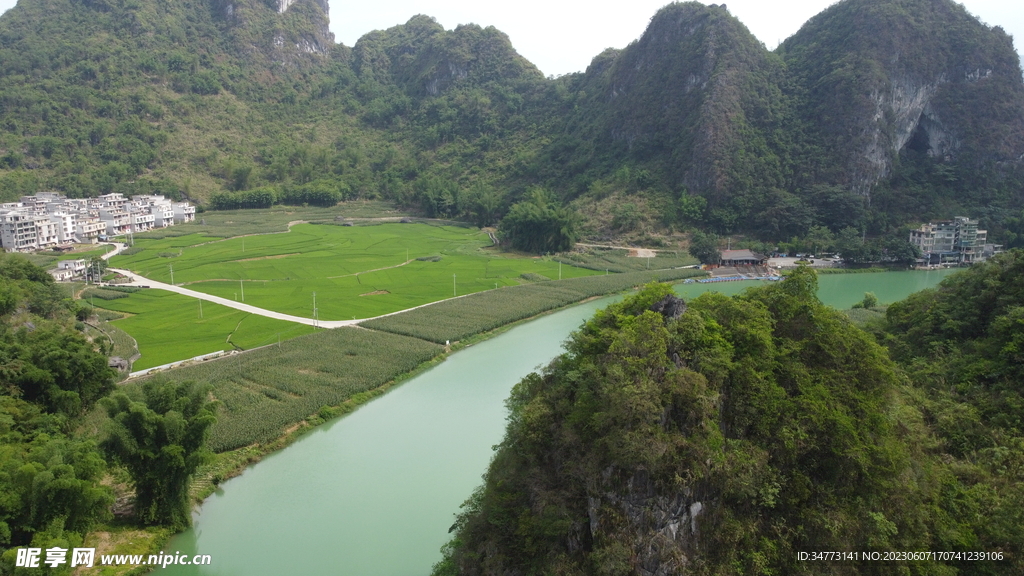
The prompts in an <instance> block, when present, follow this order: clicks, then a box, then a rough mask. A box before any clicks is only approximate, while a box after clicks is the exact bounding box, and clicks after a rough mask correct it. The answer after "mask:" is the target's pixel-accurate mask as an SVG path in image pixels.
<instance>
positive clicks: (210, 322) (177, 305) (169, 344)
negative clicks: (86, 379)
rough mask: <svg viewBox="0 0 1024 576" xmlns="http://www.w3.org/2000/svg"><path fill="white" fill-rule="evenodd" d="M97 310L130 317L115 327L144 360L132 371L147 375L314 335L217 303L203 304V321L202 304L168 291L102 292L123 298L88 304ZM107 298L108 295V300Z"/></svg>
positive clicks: (97, 299)
mask: <svg viewBox="0 0 1024 576" xmlns="http://www.w3.org/2000/svg"><path fill="white" fill-rule="evenodd" d="M90 290H95V292H96V293H100V291H101V290H102V289H93V288H90V289H89V290H86V292H85V294H84V295H85V296H86V299H87V301H89V302H91V303H92V304H93V305H94V306H96V307H97V308H105V309H107V310H114V311H117V312H122V313H126V314H129V316H128V317H127V318H124V319H122V320H114V321H112V322H110V325H111V326H116V327H117V328H120V329H121V330H123V331H125V332H127V333H128V334H130V335H131V336H132V337H134V338H135V340H136V342H138V348H139V352H140V353H141V354H142V356H141V357H140V358H139V359H138V360H136V361H135V363H134V364H133V366H132V369H133V370H143V369H145V368H152V367H153V366H160V365H161V364H166V363H168V362H174V361H176V360H184V359H186V358H192V357H193V356H199V355H201V354H208V353H210V352H217V351H218V350H234V349H235V348H242V349H246V350H247V349H250V348H256V347H258V346H263V345H266V344H272V343H276V342H277V340H278V337H280V338H281V339H286V338H294V337H295V336H299V335H302V334H308V333H309V332H312V331H313V328H312V327H310V326H305V325H303V324H295V323H293V322H286V321H284V320H274V319H272V318H265V317H263V316H256V315H253V314H249V313H248V312H242V311H241V310H235V309H233V308H228V307H226V306H221V305H219V304H214V303H212V302H203V304H202V308H203V310H202V312H203V317H202V318H200V317H199V301H198V300H196V299H194V298H189V297H187V296H181V295H178V294H173V293H171V292H166V291H163V290H140V291H138V292H134V293H126V292H117V291H103V292H104V293H106V292H109V295H115V294H116V295H118V296H120V297H116V298H112V299H104V298H101V297H99V296H97V297H94V298H89V297H88V295H89V291H90ZM104 295H108V294H104Z"/></svg>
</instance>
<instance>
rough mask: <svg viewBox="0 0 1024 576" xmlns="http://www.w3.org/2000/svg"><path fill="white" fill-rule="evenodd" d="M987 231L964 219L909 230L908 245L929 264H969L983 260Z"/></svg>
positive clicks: (954, 219)
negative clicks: (912, 246) (916, 250)
mask: <svg viewBox="0 0 1024 576" xmlns="http://www.w3.org/2000/svg"><path fill="white" fill-rule="evenodd" d="M987 240H988V232H987V231H985V230H979V229H978V221H977V220H971V219H970V218H967V217H966V216H957V217H955V218H953V219H952V220H945V221H941V222H934V223H929V224H925V225H923V226H921V227H920V228H918V229H917V230H911V231H910V243H911V244H913V245H915V246H917V247H918V248H920V249H921V254H922V257H923V258H924V260H925V262H926V263H928V264H933V265H934V264H970V263H972V262H980V261H982V260H984V259H985V258H986V250H985V248H986V242H987Z"/></svg>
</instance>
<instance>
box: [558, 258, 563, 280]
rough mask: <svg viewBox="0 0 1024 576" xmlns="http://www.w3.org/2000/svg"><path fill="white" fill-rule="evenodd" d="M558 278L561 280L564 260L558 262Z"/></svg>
mask: <svg viewBox="0 0 1024 576" xmlns="http://www.w3.org/2000/svg"><path fill="white" fill-rule="evenodd" d="M558 279H559V280H561V279H562V262H561V261H559V262H558Z"/></svg>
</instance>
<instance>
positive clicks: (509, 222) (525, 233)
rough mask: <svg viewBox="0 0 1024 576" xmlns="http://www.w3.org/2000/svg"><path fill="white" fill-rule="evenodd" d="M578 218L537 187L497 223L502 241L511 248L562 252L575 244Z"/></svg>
mask: <svg viewBox="0 0 1024 576" xmlns="http://www.w3.org/2000/svg"><path fill="white" fill-rule="evenodd" d="M578 222H579V218H578V216H577V215H576V213H575V212H573V211H572V210H571V209H570V208H566V207H562V206H558V203H557V201H556V200H555V199H554V197H552V195H551V194H550V193H549V192H547V191H545V190H543V189H540V188H537V189H535V190H534V191H533V193H531V194H530V197H529V199H528V200H525V201H523V202H519V203H518V204H513V205H512V208H510V209H509V211H508V214H506V215H505V217H504V218H502V220H501V223H500V224H499V226H498V231H499V233H500V234H501V238H502V240H505V241H507V242H509V243H510V244H511V245H512V247H513V248H515V249H517V250H523V251H525V252H534V253H537V254H543V253H545V252H564V251H566V250H570V249H571V248H572V247H573V244H575V243H576V237H577V235H578V227H579V225H578Z"/></svg>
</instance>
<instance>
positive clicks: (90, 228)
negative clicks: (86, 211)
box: [75, 216, 107, 243]
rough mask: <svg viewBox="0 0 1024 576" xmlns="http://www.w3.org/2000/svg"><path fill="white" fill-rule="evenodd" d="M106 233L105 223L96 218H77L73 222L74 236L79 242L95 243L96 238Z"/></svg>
mask: <svg viewBox="0 0 1024 576" xmlns="http://www.w3.org/2000/svg"><path fill="white" fill-rule="evenodd" d="M106 231H107V224H106V222H104V221H102V220H100V219H99V217H98V216H84V217H79V218H78V220H77V222H75V236H76V237H77V239H78V241H79V242H83V243H89V242H95V241H96V238H98V237H99V235H100V234H103V233H104V232H106Z"/></svg>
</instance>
